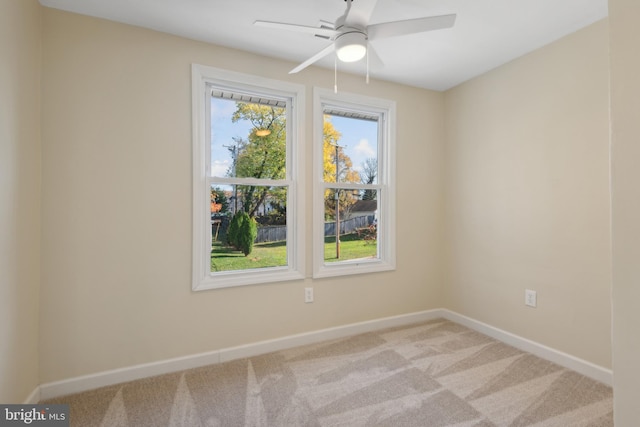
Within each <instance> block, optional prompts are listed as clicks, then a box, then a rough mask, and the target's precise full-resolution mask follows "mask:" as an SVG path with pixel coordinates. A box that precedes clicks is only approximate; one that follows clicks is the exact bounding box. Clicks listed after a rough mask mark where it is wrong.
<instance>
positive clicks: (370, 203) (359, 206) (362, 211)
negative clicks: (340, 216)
mask: <svg viewBox="0 0 640 427" xmlns="http://www.w3.org/2000/svg"><path fill="white" fill-rule="evenodd" d="M377 211H378V201H377V200H358V201H357V202H355V203H354V204H353V206H352V207H351V209H350V212H349V214H348V215H347V219H351V218H356V217H360V216H366V217H369V216H372V217H373V218H374V219H375V217H376V213H377Z"/></svg>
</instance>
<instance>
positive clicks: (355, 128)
mask: <svg viewBox="0 0 640 427" xmlns="http://www.w3.org/2000/svg"><path fill="white" fill-rule="evenodd" d="M378 133H379V132H378V116H375V115H365V114H354V113H353V112H350V113H347V112H338V111H336V110H334V109H331V110H327V111H325V112H324V123H323V180H324V182H325V185H326V187H325V190H324V211H325V224H324V229H325V234H324V236H325V237H324V243H325V248H324V260H325V262H337V261H348V260H355V259H360V260H363V259H377V258H378V229H377V215H378V206H377V204H378V191H379V190H378V188H376V184H377V183H378V181H377V178H378ZM332 184H336V185H332ZM338 230H339V233H337V231H338ZM337 236H339V237H337Z"/></svg>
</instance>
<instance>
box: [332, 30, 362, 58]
mask: <svg viewBox="0 0 640 427" xmlns="http://www.w3.org/2000/svg"><path fill="white" fill-rule="evenodd" d="M366 53H367V36H366V34H364V33H363V32H360V31H354V32H349V33H344V34H342V35H340V37H338V38H337V39H336V55H338V59H339V60H340V61H342V62H356V61H359V60H361V59H362V58H364V55H365V54H366Z"/></svg>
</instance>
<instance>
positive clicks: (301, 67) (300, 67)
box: [289, 43, 335, 74]
mask: <svg viewBox="0 0 640 427" xmlns="http://www.w3.org/2000/svg"><path fill="white" fill-rule="evenodd" d="M334 50H335V45H334V44H333V43H331V44H330V45H329V46H327V47H325V48H324V49H322V50H321V51H320V52H318V53H316V54H315V55H313V56H312V57H311V58H309V59H307V60H306V61H304V62H303V63H302V64H300V65H298V66H297V67H296V68H294V69H293V70H291V71H289V74H295V73H297V72H298V71H302V70H304V69H305V68H307V67H308V66H309V65H311V64H313V63H314V62H316V61H318V60H320V59H322V58H324V57H325V56H327V55H329V54H330V53H331V52H333V51H334Z"/></svg>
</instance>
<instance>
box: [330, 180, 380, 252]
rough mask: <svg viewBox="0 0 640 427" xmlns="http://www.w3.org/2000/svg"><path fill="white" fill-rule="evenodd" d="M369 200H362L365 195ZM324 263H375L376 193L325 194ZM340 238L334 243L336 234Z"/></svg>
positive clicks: (340, 191)
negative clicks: (362, 261) (372, 260)
mask: <svg viewBox="0 0 640 427" xmlns="http://www.w3.org/2000/svg"><path fill="white" fill-rule="evenodd" d="M365 194H368V195H369V196H371V198H370V199H364V195H365ZM324 211H325V224H324V261H325V263H327V262H336V261H351V260H359V259H377V258H379V255H378V227H377V225H378V224H377V214H378V192H377V191H376V190H373V189H371V190H360V189H336V188H329V189H327V190H326V191H325V198H324ZM337 229H339V230H340V238H339V239H338V241H337V242H336V230H337Z"/></svg>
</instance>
